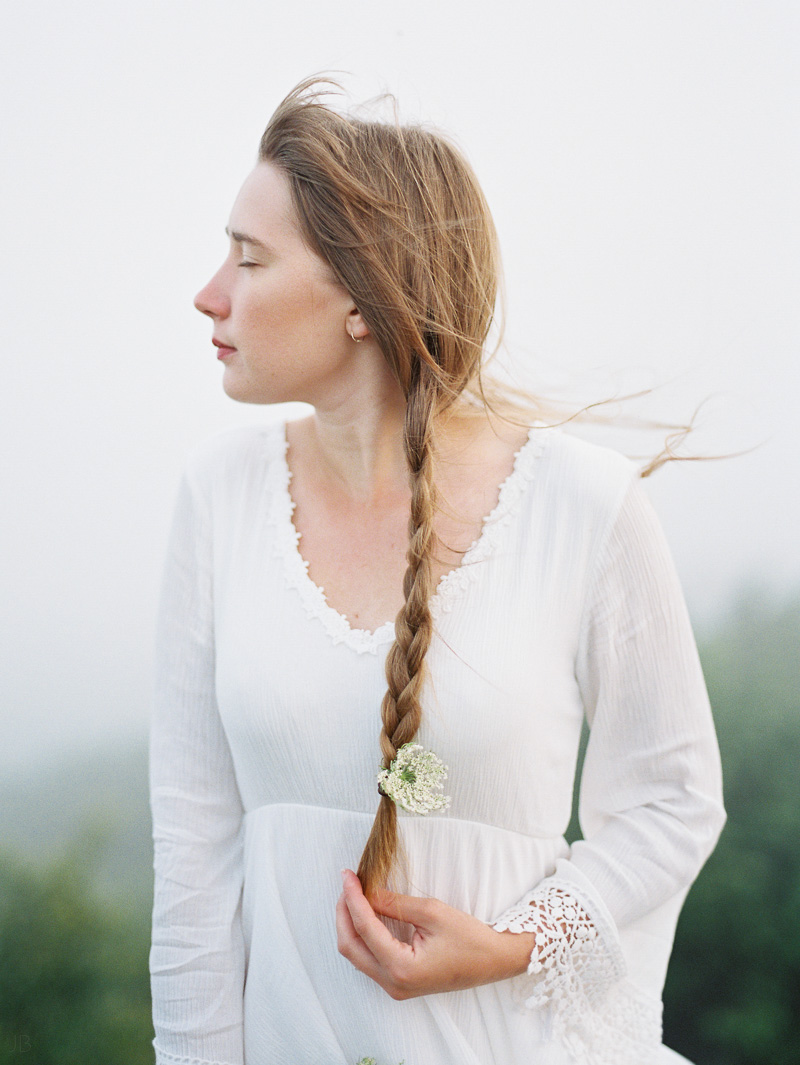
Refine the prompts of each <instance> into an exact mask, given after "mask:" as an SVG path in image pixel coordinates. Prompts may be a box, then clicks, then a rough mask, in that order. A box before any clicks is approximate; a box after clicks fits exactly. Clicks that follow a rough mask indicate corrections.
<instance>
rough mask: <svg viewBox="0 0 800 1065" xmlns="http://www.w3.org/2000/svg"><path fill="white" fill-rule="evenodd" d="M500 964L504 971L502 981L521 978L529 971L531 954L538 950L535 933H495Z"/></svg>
mask: <svg viewBox="0 0 800 1065" xmlns="http://www.w3.org/2000/svg"><path fill="white" fill-rule="evenodd" d="M495 936H496V937H497V941H498V943H497V948H498V957H499V963H500V966H501V969H502V971H503V972H502V976H500V977H499V979H501V980H508V979H511V977H513V976H520V975H521V974H522V973H524V972H527V971H528V965H529V964H530V960H531V954H532V953H533V951H534V950H535V949H536V933H535V932H510V931H504V932H495Z"/></svg>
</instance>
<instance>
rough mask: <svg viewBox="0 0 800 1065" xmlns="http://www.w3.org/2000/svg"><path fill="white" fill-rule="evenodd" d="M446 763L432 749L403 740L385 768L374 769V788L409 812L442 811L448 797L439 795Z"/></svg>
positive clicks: (441, 789) (445, 776)
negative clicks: (393, 757) (375, 780)
mask: <svg viewBox="0 0 800 1065" xmlns="http://www.w3.org/2000/svg"><path fill="white" fill-rule="evenodd" d="M446 779H447V766H446V765H444V763H443V762H442V761H441V760H440V759H439V758H437V757H436V755H435V754H434V753H433V751H426V750H425V748H424V747H422V746H420V744H418V743H404V744H403V746H402V747H401V748H400V750H399V751H398V752H397V757H396V758H395V759H394V761H393V762H392V764H391V765H390V766H389V768H388V769H383V768H382V769H380V770H379V772H378V790H379V791H380V792H381V794H383V795H386V796H387V797H388V798H389V799H391V800H392V802H395V803H397V805H398V806H402V808H403V809H404V810H407V811H408V812H409V813H411V814H429V813H431V812H432V811H434V810H446V809H447V807H448V806H449V805H450V796H449V795H444V794H442V792H443V790H444V782H445V780H446Z"/></svg>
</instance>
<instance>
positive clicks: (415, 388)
mask: <svg viewBox="0 0 800 1065" xmlns="http://www.w3.org/2000/svg"><path fill="white" fill-rule="evenodd" d="M436 400H437V389H436V384H435V378H434V376H433V374H432V373H431V372H430V370H429V369H428V367H427V366H426V364H424V363H417V364H416V367H415V371H414V372H413V373H412V380H411V386H410V391H409V395H408V404H407V407H406V417H405V427H404V434H403V443H404V447H405V453H406V459H407V461H408V467H409V475H410V479H411V515H410V517H409V523H408V534H409V536H408V540H409V542H408V553H407V556H406V557H407V560H408V568H407V569H406V573H405V577H404V579H403V593H404V595H405V603H404V604H403V606H402V608H401V610H400V612H399V614H398V615H397V618H396V620H395V641H394V643H393V644H392V646H391V648H390V649H389V653H388V655H387V656H386V681H387V685H388V687H387V691H386V694H385V695H384V697H383V703H382V705H381V719H382V722H383V726H382V728H381V735H380V745H381V753H382V754H383V765H384V767H385V768H387V769H388V768H389V765H390V763H391V762H392V761H393V760H394V758H395V757H396V756H397V752H398V750H399V749H400V748H401V747H402V746H403V744H404V743H410V742H411V740H413V739H414V736H415V735H416V734H417V731H418V729H419V726H420V723H421V721H422V706H421V703H420V697H421V695H422V688H423V685H424V682H425V669H424V665H425V655H426V654H427V652H428V648H429V647H430V644H431V638H432V636H433V619H432V618H431V611H430V602H429V601H430V597H431V592H432V590H433V588H432V585H433V575H432V566H431V559H432V556H433V552H434V546H435V541H436V534H435V531H434V515H435V512H436V490H435V487H434V483H433V426H434V416H435V414H436V409H437V402H436ZM397 851H398V833H397V807H396V806H395V804H394V802H392V800H391V799H389V798H388V797H387V796H385V795H382V796H381V799H380V803H379V805H378V812H377V814H376V816H375V821H374V823H373V825H372V830H371V832H370V835H369V839H368V840H367V843H366V846H365V848H364V853H363V855H362V856H361V862H360V864H359V867H358V876H359V879H360V880H361V884H362V886H363V888H364V893H365V894H366V895H370V894H372V893H374V892H375V890H376V889H378V888H383V887H386V886H387V884H388V882H389V877H390V874H391V872H392V868H393V866H394V862H395V858H396V856H397Z"/></svg>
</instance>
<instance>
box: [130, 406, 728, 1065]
mask: <svg viewBox="0 0 800 1065" xmlns="http://www.w3.org/2000/svg"><path fill="white" fill-rule="evenodd" d="M298 540H299V537H298V536H297V534H296V532H295V530H294V526H293V524H292V502H291V498H290V494H289V474H288V470H287V466H286V443H285V429H284V427H283V426H268V427H265V428H261V427H256V428H246V429H237V430H233V431H228V432H226V433H223V434H221V435H218V436H216V437H214V438H213V439H212V440H211V441H209V442H208V443H206V444H204V445H203V446H202V447H200V448H199V449H197V450H196V451H195V452H194V454H193V455H192V457H191V459H190V461H189V463H188V466H187V470H186V473H185V476H184V478H183V481H182V485H181V489H180V494H179V499H178V503H177V509H176V513H175V519H174V524H173V531H172V538H171V543H170V548H169V553H168V558H167V565H166V572H165V580H164V588H163V594H162V601H161V609H160V621H159V626H158V641H157V642H158V647H157V650H158V666H157V673H158V675H157V698H156V705H155V712H154V716H153V723H152V734H151V799H152V810H153V822H154V829H153V834H154V841H155V900H154V911H153V943H152V950H151V956H150V965H151V974H152V991H153V1017H154V1027H155V1032H156V1036H155V1040H154V1046H155V1050H156V1061H157V1065H176V1063H180V1065H190V1063H191V1065H205V1063H214V1065H223V1063H224V1065H242V1063H245V1065H283V1063H286V1065H355V1063H356V1062H358V1061H359V1060H360V1059H362V1058H364V1057H371V1058H375V1059H376V1061H377V1065H398V1063H399V1062H401V1061H404V1062H405V1065H572V1063H575V1065H577V1063H583V1065H628V1063H630V1065H648V1063H650V1062H652V1063H654V1065H656V1063H657V1065H665V1063H666V1062H669V1061H682V1060H683V1059H679V1058H678V1057H677V1055H674V1054H672V1052H671V1051H668V1050H667V1049H666V1048H664V1047H662V1046H661V1035H660V995H661V989H662V985H663V981H664V975H665V971H666V966H667V961H668V958H669V953H670V949H671V945H672V938H673V934H674V929H675V922H676V919H677V916H678V912H679V909H680V906H681V904H682V902H683V899H684V897H685V894H686V891H687V890H688V887H689V885H690V884H691V882H692V880H693V879H694V878H695V876H696V875H697V873H698V871H699V869H700V867H701V866H702V864H703V862H704V861H705V859H706V857H707V856H708V854H709V853H710V851H711V850H712V848H713V846H714V844H715V842H716V839H717V836H718V834H719V832H720V829H721V827H722V824H723V822H724V812H723V808H722V802H721V776H720V766H719V754H718V749H717V745H716V739H715V735H714V729H713V724H712V719H711V714H710V710H709V706H708V701H707V696H706V692H705V686H704V683H703V678H702V673H701V670H700V665H699V662H698V658H697V652H696V649H695V644H694V640H693V637H692V634H691V629H690V625H689V621H688V617H687V613H686V608H685V605H684V601H683V597H682V594H681V591H680V588H679V586H678V583H677V579H676V577H675V573H674V569H673V566H672V563H671V561H670V558H669V554H668V551H667V550H666V547H665V544H664V540H663V536H662V534H661V532H660V529H659V526H658V523H657V521H656V520H655V518H654V516H653V512H652V509H651V508H650V506H649V504H648V502H647V500H646V498H645V496H644V494H643V492H642V489H641V487H640V483H639V481H638V479H637V477H636V475H635V471H634V469H633V467H632V465H631V464H630V463H629V462H628V461H627V460H626V459H623V458H622V457H620V456H619V455H618V454H616V453H615V452H612V451H610V450H606V449H604V448H599V447H596V446H594V445H590V444H587V443H584V442H582V441H579V440H577V439H575V438H572V437H570V436H568V435H565V434H564V433H562V432H561V431H559V430H555V429H548V428H534V429H532V430H531V432H530V434H529V437H528V441H527V443H526V444H525V445H524V446H523V447H522V448H521V449H520V451H519V453H518V454H517V458H516V462H515V466H514V470H513V472H512V474H511V475H510V476H509V478H508V479H507V480H506V481H505V482H504V484H503V485H502V486H501V489H500V493H499V499H498V503H497V506H496V507H495V509H494V511H493V512H492V513H491V514H490V515H489V516H488V517H487V519H486V520H485V522H484V526H483V531H482V534H481V536H480V538H479V539H478V540H477V541H476V543H475V544H474V545H473V546H472V548H471V549H470V550H469V551H468V552H467V554H466V555H465V556H464V558H463V562H462V564H461V566H460V567H459V568H457V569H456V570H454V571H453V572H451V573H449V574H447V575H446V576H445V577H444V578H443V579H442V581H441V583H440V585H439V587H438V589H437V592H436V595H435V596H434V598H433V600H432V611H433V615H434V619H435V626H436V635H435V638H434V641H433V645H432V647H431V650H430V653H429V657H428V662H429V665H430V677H431V681H430V684H429V685H428V687H427V689H426V692H425V696H424V700H423V703H424V722H423V725H422V729H421V732H420V734H419V736H418V740H419V742H420V743H421V744H423V746H425V747H427V748H430V749H432V750H433V751H435V752H436V753H437V754H438V755H439V757H440V758H441V759H442V760H443V761H444V762H445V763H446V764H447V765H448V766H449V768H450V775H449V778H448V781H447V786H446V790H447V793H448V794H449V795H450V796H451V797H452V805H451V807H450V808H449V809H448V810H447V811H445V812H443V813H439V814H437V815H429V816H427V817H414V816H412V815H406V814H403V813H402V811H401V830H402V835H403V839H404V845H405V850H406V853H407V856H408V867H407V872H408V880H409V884H410V888H409V891H410V892H411V893H413V894H418V895H431V896H434V897H436V898H439V899H442V900H444V901H445V902H447V903H449V904H450V905H452V906H455V907H458V908H460V909H462V910H465V911H467V912H469V913H472V914H474V915H475V916H477V917H478V918H480V919H481V920H483V921H486V922H492V923H494V922H496V921H498V919H499V918H500V917H501V915H503V914H504V912H505V911H509V912H508V913H505V916H504V917H503V920H502V921H501V922H500V925H499V927H501V928H503V927H511V928H512V929H515V928H516V929H517V930H519V929H520V928H523V927H531V923H530V922H531V915H533V920H534V922H535V925H536V927H537V928H540V929H541V933H542V934H541V940H542V944H541V951H542V953H543V956H544V958H545V961H546V964H545V965H544V967H543V968H541V969H540V971H536V972H531V973H530V974H529V975H524V976H522V977H518V978H515V979H513V980H506V981H501V982H498V983H495V984H490V985H486V986H483V987H477V988H475V989H473V990H468V991H459V992H451V993H445V994H439V995H431V996H427V997H424V998H417V999H411V1000H408V1001H405V1002H395V1001H394V1000H392V999H391V998H389V996H388V995H387V994H386V993H385V992H384V991H383V990H382V989H381V988H380V987H378V986H377V985H376V984H374V983H373V982H372V981H371V980H369V979H368V978H367V977H366V976H364V975H363V974H362V973H360V972H358V971H357V970H356V969H354V968H353V967H352V966H351V965H350V963H349V962H347V961H346V960H345V959H344V958H342V957H341V956H340V955H339V954H338V952H337V949H336V935H335V929H334V907H335V904H336V900H337V897H338V895H339V893H340V890H341V878H340V869H341V868H342V867H344V866H347V867H349V868H354V867H355V866H356V865H357V863H358V859H359V856H360V854H361V850H362V847H363V844H364V841H365V839H366V837H367V834H368V831H369V827H370V825H371V823H372V819H373V815H374V812H375V808H376V805H377V802H378V793H377V787H376V772H377V768H378V759H379V748H378V731H379V728H380V712H379V707H380V702H381V697H382V695H383V692H384V687H385V678H384V657H385V653H386V651H387V649H388V647H389V645H390V643H391V640H392V632H393V627H392V625H391V623H387V624H385V625H383V626H381V628H379V629H378V630H377V631H376V632H375V633H368V632H366V631H364V630H358V629H351V628H350V626H349V625H348V623H347V621H346V620H345V618H343V617H342V616H341V615H339V614H338V613H336V611H334V610H333V609H332V608H331V607H329V606H328V604H327V603H326V601H325V597H324V594H323V591H322V590H321V589H319V588H318V587H317V586H316V585H314V584H313V583H312V581H311V580H310V578H309V577H308V574H307V568H306V565H305V563H304V561H303V559H302V557H301V555H300V552H299V548H298ZM584 715H586V717H587V719H588V721H589V724H590V726H591V738H590V742H589V747H588V752H587V755H586V761H585V767H584V770H583V777H582V782H581V806H580V811H581V823H582V830H583V834H584V837H585V838H584V840H583V841H582V842H579V843H576V844H574V845H573V846H572V848H570V847H569V846H568V845H567V843H566V842H565V840H564V837H563V833H564V831H565V830H566V827H567V824H568V822H569V818H570V808H571V800H572V789H573V778H574V773H575V764H576V756H577V752H578V742H579V736H580V731H581V722H582V719H583V717H584ZM529 901H532V902H533V903H534V905H532V906H531V905H528V903H529ZM532 968H533V967H532Z"/></svg>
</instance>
